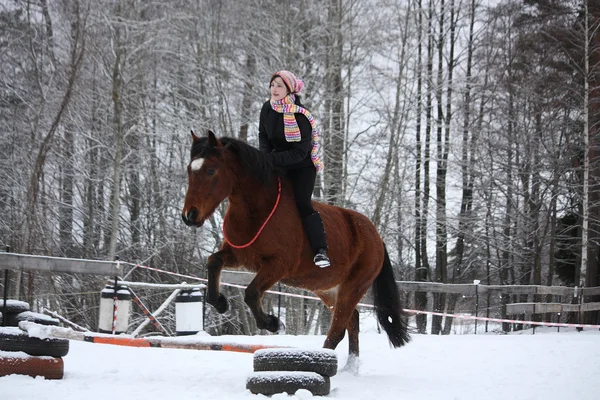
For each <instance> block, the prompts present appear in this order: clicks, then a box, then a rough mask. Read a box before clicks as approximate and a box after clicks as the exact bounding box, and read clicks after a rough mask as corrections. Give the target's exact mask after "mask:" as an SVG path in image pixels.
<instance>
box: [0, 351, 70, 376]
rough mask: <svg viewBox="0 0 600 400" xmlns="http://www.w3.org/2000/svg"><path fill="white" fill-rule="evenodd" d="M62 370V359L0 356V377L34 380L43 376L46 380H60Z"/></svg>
mask: <svg viewBox="0 0 600 400" xmlns="http://www.w3.org/2000/svg"><path fill="white" fill-rule="evenodd" d="M64 370H65V366H64V362H63V359H62V358H55V357H22V356H21V357H19V356H17V357H12V356H7V355H0V376H6V375H12V374H17V375H28V376H31V377H34V378H35V377H36V376H43V377H44V378H46V379H62V378H63V375H64Z"/></svg>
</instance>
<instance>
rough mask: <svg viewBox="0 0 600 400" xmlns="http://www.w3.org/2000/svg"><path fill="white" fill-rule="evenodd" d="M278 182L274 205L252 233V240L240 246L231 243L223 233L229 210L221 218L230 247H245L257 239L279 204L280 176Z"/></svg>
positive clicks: (226, 239)
mask: <svg viewBox="0 0 600 400" xmlns="http://www.w3.org/2000/svg"><path fill="white" fill-rule="evenodd" d="M278 183H279V187H278V189H277V200H276V201H275V205H274V206H273V209H272V210H271V213H270V214H269V216H268V217H267V219H266V220H265V222H264V223H263V224H262V226H261V227H260V229H259V230H258V232H256V235H254V238H252V240H251V241H249V242H248V243H246V244H244V245H241V246H237V245H235V244H233V243H231V241H230V240H229V238H228V237H227V234H226V233H225V221H227V214H229V212H227V214H225V218H223V238H224V239H225V241H226V242H227V243H228V244H229V245H230V246H231V247H233V248H234V249H245V248H246V247H248V246H250V245H251V244H252V243H254V242H255V241H256V239H258V236H259V235H260V233H261V232H262V230H263V229H264V228H265V226H266V225H267V222H269V220H270V219H271V217H272V216H273V214H275V210H276V209H277V206H278V205H279V199H280V198H281V177H278Z"/></svg>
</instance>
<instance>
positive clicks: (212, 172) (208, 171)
mask: <svg viewBox="0 0 600 400" xmlns="http://www.w3.org/2000/svg"><path fill="white" fill-rule="evenodd" d="M206 173H207V174H208V175H209V176H210V175H214V174H215V169H214V168H209V169H207V170H206Z"/></svg>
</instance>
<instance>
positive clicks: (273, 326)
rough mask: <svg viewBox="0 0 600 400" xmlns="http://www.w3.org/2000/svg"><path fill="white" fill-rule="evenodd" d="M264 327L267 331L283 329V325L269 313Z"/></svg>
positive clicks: (274, 331) (273, 331)
mask: <svg viewBox="0 0 600 400" xmlns="http://www.w3.org/2000/svg"><path fill="white" fill-rule="evenodd" d="M266 329H267V330H268V331H269V332H272V333H276V332H279V331H285V325H284V324H283V322H281V321H280V320H279V318H277V317H276V316H274V315H269V322H268V325H267V327H266Z"/></svg>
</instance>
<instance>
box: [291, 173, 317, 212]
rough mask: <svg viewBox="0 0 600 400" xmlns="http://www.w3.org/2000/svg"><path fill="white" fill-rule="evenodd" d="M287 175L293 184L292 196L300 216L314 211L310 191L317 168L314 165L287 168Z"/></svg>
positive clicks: (313, 184)
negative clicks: (294, 198)
mask: <svg viewBox="0 0 600 400" xmlns="http://www.w3.org/2000/svg"><path fill="white" fill-rule="evenodd" d="M287 175H288V177H289V178H290V180H291V181H292V185H293V186H294V196H295V197H296V206H297V207H298V212H299V213H300V218H306V217H308V216H309V215H311V214H312V213H314V212H315V210H314V209H313V206H312V193H313V190H314V189H315V180H316V177H317V169H316V168H315V166H314V165H310V166H308V167H302V168H295V169H289V170H288V171H287Z"/></svg>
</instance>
